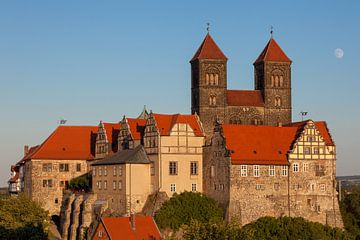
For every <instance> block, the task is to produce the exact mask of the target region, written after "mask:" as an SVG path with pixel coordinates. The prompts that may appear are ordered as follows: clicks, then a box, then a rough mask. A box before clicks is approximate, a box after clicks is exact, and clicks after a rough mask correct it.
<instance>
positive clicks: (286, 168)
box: [281, 166, 288, 177]
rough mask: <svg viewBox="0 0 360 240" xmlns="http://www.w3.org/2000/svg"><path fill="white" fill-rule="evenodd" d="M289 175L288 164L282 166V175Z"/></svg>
mask: <svg viewBox="0 0 360 240" xmlns="http://www.w3.org/2000/svg"><path fill="white" fill-rule="evenodd" d="M287 175H288V166H282V167H281V176H284V177H285V176H287Z"/></svg>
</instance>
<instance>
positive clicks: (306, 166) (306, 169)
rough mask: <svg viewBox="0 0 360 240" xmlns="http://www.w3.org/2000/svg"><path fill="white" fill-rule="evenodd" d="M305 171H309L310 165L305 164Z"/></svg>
mask: <svg viewBox="0 0 360 240" xmlns="http://www.w3.org/2000/svg"><path fill="white" fill-rule="evenodd" d="M303 171H304V172H307V171H309V164H308V163H304V164H303Z"/></svg>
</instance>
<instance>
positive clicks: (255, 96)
mask: <svg viewBox="0 0 360 240" xmlns="http://www.w3.org/2000/svg"><path fill="white" fill-rule="evenodd" d="M226 100H227V104H228V106H253V107H263V106H264V101H263V98H262V95H261V91H259V90H227V91H226Z"/></svg>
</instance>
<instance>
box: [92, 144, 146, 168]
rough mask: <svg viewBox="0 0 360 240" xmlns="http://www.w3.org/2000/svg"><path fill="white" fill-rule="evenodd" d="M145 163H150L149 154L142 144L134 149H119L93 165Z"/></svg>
mask: <svg viewBox="0 0 360 240" xmlns="http://www.w3.org/2000/svg"><path fill="white" fill-rule="evenodd" d="M125 163H132V164H143V163H150V160H149V158H148V156H147V155H146V152H145V149H144V147H143V146H142V145H139V146H137V147H136V148H134V149H126V150H122V151H118V152H117V153H115V154H113V155H111V156H108V157H106V158H104V159H102V160H99V161H97V162H96V163H93V164H92V165H93V166H97V165H114V164H125Z"/></svg>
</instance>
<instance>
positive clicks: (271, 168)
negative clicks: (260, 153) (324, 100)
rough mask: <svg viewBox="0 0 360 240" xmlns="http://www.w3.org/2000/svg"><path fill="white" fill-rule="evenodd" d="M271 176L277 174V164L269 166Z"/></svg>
mask: <svg viewBox="0 0 360 240" xmlns="http://www.w3.org/2000/svg"><path fill="white" fill-rule="evenodd" d="M269 176H270V177H273V176H275V166H274V165H270V166H269Z"/></svg>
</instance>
